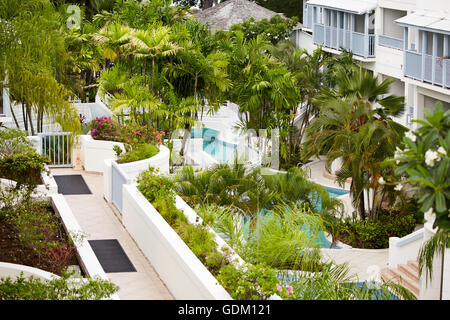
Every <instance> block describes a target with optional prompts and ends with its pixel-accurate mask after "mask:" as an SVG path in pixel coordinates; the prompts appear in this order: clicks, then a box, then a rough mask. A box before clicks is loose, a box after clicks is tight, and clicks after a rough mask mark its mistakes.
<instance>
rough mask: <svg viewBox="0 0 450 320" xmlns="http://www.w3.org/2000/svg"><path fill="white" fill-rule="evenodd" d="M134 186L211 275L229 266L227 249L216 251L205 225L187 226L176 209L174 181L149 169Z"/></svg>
mask: <svg viewBox="0 0 450 320" xmlns="http://www.w3.org/2000/svg"><path fill="white" fill-rule="evenodd" d="M137 183H138V189H139V191H141V193H142V194H143V195H144V196H145V197H146V199H147V200H148V201H149V202H150V203H152V204H153V205H154V207H155V209H156V210H158V212H159V213H160V214H161V216H162V217H163V218H164V220H166V222H167V223H168V224H169V225H170V226H171V227H172V228H173V229H174V230H175V232H177V234H178V235H179V236H180V238H181V239H183V241H184V242H185V243H186V245H187V246H188V247H189V248H190V249H191V250H192V252H193V253H194V254H195V255H196V256H197V257H198V258H199V260H200V261H201V262H202V263H203V264H204V265H205V267H206V268H207V269H208V270H209V271H210V272H211V273H212V274H213V275H217V274H218V272H219V270H220V269H221V268H222V266H224V265H227V264H229V263H230V261H229V258H228V255H229V253H228V252H227V251H226V250H222V252H220V251H219V250H218V245H217V243H216V242H215V240H214V238H213V235H212V233H211V232H210V231H209V230H208V229H207V227H206V225H205V224H190V223H188V221H187V218H186V216H185V215H184V213H183V211H181V210H179V209H177V208H176V207H175V183H174V181H172V180H171V179H170V178H167V177H164V176H162V175H157V174H155V170H154V169H153V168H149V170H146V171H143V172H142V173H141V174H140V176H139V177H138V179H137Z"/></svg>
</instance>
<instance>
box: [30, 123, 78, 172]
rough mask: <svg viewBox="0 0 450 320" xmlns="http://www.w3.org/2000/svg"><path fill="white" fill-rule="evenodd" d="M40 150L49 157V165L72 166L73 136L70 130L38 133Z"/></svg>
mask: <svg viewBox="0 0 450 320" xmlns="http://www.w3.org/2000/svg"><path fill="white" fill-rule="evenodd" d="M38 137H39V139H40V152H41V154H43V155H46V156H48V157H49V159H50V164H49V165H48V166H49V167H72V165H73V162H72V158H73V157H72V147H73V145H74V138H73V135H72V133H70V132H47V133H39V134H38Z"/></svg>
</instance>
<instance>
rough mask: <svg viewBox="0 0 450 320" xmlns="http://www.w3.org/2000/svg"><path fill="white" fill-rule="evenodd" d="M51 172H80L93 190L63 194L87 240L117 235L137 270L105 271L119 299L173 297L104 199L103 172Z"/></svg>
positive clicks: (69, 172) (55, 171)
mask: <svg viewBox="0 0 450 320" xmlns="http://www.w3.org/2000/svg"><path fill="white" fill-rule="evenodd" d="M51 173H52V174H53V175H72V174H75V175H79V174H81V175H82V176H83V178H84V180H85V181H86V183H87V185H88V186H89V188H90V190H91V192H92V193H93V194H90V195H65V196H64V198H65V199H66V201H67V203H68V205H69V206H70V208H71V209H72V212H73V214H74V216H75V218H76V219H77V221H78V223H79V224H80V226H81V228H82V229H83V231H84V232H85V234H86V236H87V239H88V240H101V239H117V240H118V241H119V243H120V245H121V246H122V248H123V249H124V251H125V252H126V254H127V256H128V258H129V259H130V260H131V262H132V263H133V265H134V267H135V269H136V270H137V272H117V273H106V275H107V276H108V278H109V279H110V280H111V281H112V282H113V283H115V284H117V285H118V286H119V287H120V289H119V291H118V295H119V297H120V299H122V300H172V299H173V297H172V295H171V293H170V292H169V290H168V289H167V287H166V286H165V284H164V283H163V282H162V281H161V279H160V278H159V276H158V274H157V273H156V272H155V270H154V269H153V267H152V265H151V263H150V262H149V261H148V260H147V258H145V256H144V255H143V254H142V252H141V251H140V249H139V248H138V246H137V245H136V243H135V242H134V240H133V239H132V238H131V236H130V235H129V234H128V232H127V231H126V230H125V228H124V227H123V225H122V224H121V222H120V220H119V218H118V217H117V216H116V215H115V214H114V212H113V211H112V209H111V208H110V207H109V205H108V204H107V203H106V201H105V200H104V199H103V176H102V175H100V174H93V173H87V172H85V171H81V170H74V169H59V168H58V169H52V170H51Z"/></svg>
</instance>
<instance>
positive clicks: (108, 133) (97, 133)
mask: <svg viewBox="0 0 450 320" xmlns="http://www.w3.org/2000/svg"><path fill="white" fill-rule="evenodd" d="M91 128H92V129H91V136H92V138H93V139H95V140H107V141H117V142H123V143H127V144H130V145H136V144H142V143H144V144H154V145H161V144H162V141H163V138H164V132H163V131H158V130H155V129H154V128H151V127H148V126H147V125H139V124H137V123H130V124H125V125H123V124H120V123H117V122H116V121H114V120H113V119H111V117H99V118H95V119H94V120H92V122H91Z"/></svg>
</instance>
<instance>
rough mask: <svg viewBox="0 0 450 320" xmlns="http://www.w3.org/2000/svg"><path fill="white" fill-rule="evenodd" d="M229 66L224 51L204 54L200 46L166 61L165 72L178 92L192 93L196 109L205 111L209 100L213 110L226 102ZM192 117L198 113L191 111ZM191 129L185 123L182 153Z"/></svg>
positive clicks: (228, 85) (195, 117)
mask: <svg viewBox="0 0 450 320" xmlns="http://www.w3.org/2000/svg"><path fill="white" fill-rule="evenodd" d="M227 66H228V58H227V56H226V55H225V54H224V53H223V52H220V51H214V52H211V53H209V54H208V55H206V56H205V55H204V54H203V53H202V52H201V51H200V50H199V48H197V47H191V48H184V49H183V50H181V51H180V52H179V54H178V55H177V57H176V59H175V61H174V62H172V63H169V64H167V65H166V67H165V69H164V71H163V72H164V74H167V75H168V77H169V81H170V82H171V83H172V84H176V86H175V90H176V91H178V92H177V94H179V95H180V96H184V97H189V96H192V97H193V98H194V99H195V101H196V106H197V107H196V108H195V109H196V110H201V111H202V114H203V108H204V105H205V104H206V103H207V104H208V105H209V106H210V107H213V109H214V108H218V106H220V104H221V103H222V102H223V101H224V96H223V94H224V93H225V92H226V91H227V90H229V89H230V87H231V80H230V79H229V77H228V74H227V71H226V68H227ZM191 117H192V118H193V119H197V117H198V113H197V112H193V113H191ZM190 130H191V124H189V123H186V126H185V134H184V137H183V143H182V147H181V150H180V154H181V155H183V154H184V148H185V145H186V141H187V138H188V136H189V134H190Z"/></svg>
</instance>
